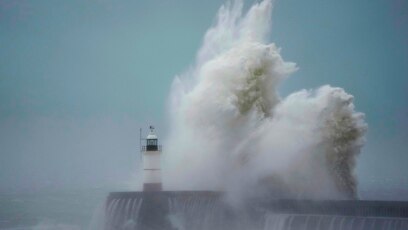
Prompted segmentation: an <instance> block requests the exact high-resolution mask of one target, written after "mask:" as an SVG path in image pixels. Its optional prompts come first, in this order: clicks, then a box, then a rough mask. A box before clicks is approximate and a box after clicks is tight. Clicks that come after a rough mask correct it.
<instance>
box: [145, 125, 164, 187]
mask: <svg viewBox="0 0 408 230" xmlns="http://www.w3.org/2000/svg"><path fill="white" fill-rule="evenodd" d="M142 155H143V191H161V190H162V182H161V159H160V157H161V146H160V145H158V139H157V136H156V135H155V134H154V127H153V126H150V133H149V135H147V137H146V146H142Z"/></svg>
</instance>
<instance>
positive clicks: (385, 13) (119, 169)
mask: <svg viewBox="0 0 408 230" xmlns="http://www.w3.org/2000/svg"><path fill="white" fill-rule="evenodd" d="M223 2H224V1H221V0H208V1H198V0H194V1H191V0H168V1H157V0H136V1H131V0H121V1H114V0H86V1H83V0H72V1H52V0H38V1H28V0H0V191H3V190H23V191H26V190H41V189H55V188H93V187H101V186H112V187H116V188H124V187H134V186H135V184H136V183H137V182H136V181H137V180H136V179H135V177H137V176H136V174H137V172H138V169H139V162H140V161H139V160H140V156H139V151H138V149H139V128H140V127H143V128H144V132H145V133H146V128H147V127H148V126H149V125H150V124H154V125H155V126H156V128H157V132H158V135H159V138H160V137H165V135H166V130H167V129H168V127H167V125H168V122H167V116H166V105H167V97H168V93H169V91H170V86H171V83H172V80H173V78H174V76H175V75H177V74H180V73H182V72H183V71H185V70H186V69H188V68H189V66H190V65H191V64H193V62H194V59H195V55H196V52H197V49H198V48H199V47H200V44H201V43H202V37H203V35H204V33H205V31H206V30H207V29H208V28H209V27H210V26H211V25H212V23H213V22H214V17H215V15H216V12H217V10H218V8H219V7H220V6H221V4H222V3H223ZM253 2H254V1H245V4H246V7H249V6H250V4H251V3H253ZM272 21H273V23H272V35H271V38H270V40H271V41H272V42H275V43H276V45H277V46H279V47H281V48H282V52H281V53H282V56H283V58H284V59H285V60H286V61H292V62H296V63H297V65H298V66H299V70H298V71H297V72H296V73H295V74H293V75H292V76H291V77H290V78H289V79H288V80H287V81H285V83H284V84H283V85H282V86H281V88H280V92H281V95H282V96H285V95H288V94H289V93H291V92H293V91H297V90H299V89H303V88H306V89H313V88H317V87H319V86H320V85H324V84H330V85H332V86H338V87H342V88H344V89H345V90H346V91H347V92H349V93H351V94H352V95H354V96H355V105H356V110H357V111H361V112H364V113H365V114H366V121H367V123H368V125H369V130H368V133H367V142H366V145H365V147H364V148H363V151H362V153H361V155H360V156H359V158H358V161H357V169H356V174H357V177H358V179H359V186H360V189H361V190H375V189H394V190H400V189H405V190H408V167H407V165H408V150H407V149H408V148H407V147H408V143H407V141H408V100H407V98H408V78H407V77H408V2H407V1H404V0H360V1H355V0H344V1H335V0H325V1H323V0H312V1H296V0H276V1H275V4H274V9H273V16H272ZM163 148H164V149H165V146H164V147H163Z"/></svg>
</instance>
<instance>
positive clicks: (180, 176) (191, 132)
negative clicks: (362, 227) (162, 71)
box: [164, 0, 367, 200]
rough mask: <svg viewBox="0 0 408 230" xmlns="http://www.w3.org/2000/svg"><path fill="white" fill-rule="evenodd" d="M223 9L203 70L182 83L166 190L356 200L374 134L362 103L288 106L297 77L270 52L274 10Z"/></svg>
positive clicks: (341, 94) (323, 92) (174, 98)
mask: <svg viewBox="0 0 408 230" xmlns="http://www.w3.org/2000/svg"><path fill="white" fill-rule="evenodd" d="M242 8H243V2H242V1H239V0H237V1H233V2H228V3H226V4H225V5H224V6H222V7H221V8H220V10H219V12H218V17H217V20H216V23H215V25H213V26H212V27H211V28H210V29H209V30H208V31H207V33H206V35H205V37H204V42H203V45H202V47H201V48H200V50H199V52H198V55H197V59H196V62H195V64H194V65H193V66H192V67H191V68H190V69H189V70H188V71H186V72H185V73H184V74H181V75H180V76H176V78H175V79H174V81H173V85H172V90H171V93H170V101H169V119H170V133H169V136H168V139H167V141H166V142H167V144H166V153H165V154H164V158H165V159H164V162H165V165H164V177H165V178H164V181H165V187H166V188H167V189H170V190H223V191H227V192H228V194H229V197H230V198H231V199H232V200H243V199H242V198H244V197H259V196H262V197H263V196H271V195H273V196H274V197H291V198H293V197H296V198H342V199H343V198H355V197H356V185H357V182H356V179H355V176H354V174H353V170H354V165H355V157H356V155H357V154H358V153H359V152H360V150H361V148H362V146H363V143H364V134H365V130H366V127H367V125H366V124H365V122H364V116H363V114H361V113H358V112H355V110H354V105H353V97H352V96H351V95H349V94H347V93H346V92H345V91H344V90H343V89H341V88H334V87H331V86H323V87H320V88H319V89H317V90H301V91H299V92H295V93H292V94H290V95H289V96H287V97H285V98H281V97H280V96H279V93H278V87H279V84H280V83H281V82H282V81H283V80H285V78H287V77H288V76H289V75H290V74H291V73H293V72H295V71H296V70H297V67H296V65H295V64H294V63H291V62H286V61H284V60H283V59H282V57H281V55H280V49H279V48H278V47H277V46H276V45H275V44H274V43H271V44H268V42H267V38H268V37H269V33H270V29H271V10H272V2H271V1H269V0H264V1H262V2H260V3H257V4H255V5H253V6H252V7H251V8H250V9H249V11H248V12H247V13H246V14H245V15H244V14H243V13H242Z"/></svg>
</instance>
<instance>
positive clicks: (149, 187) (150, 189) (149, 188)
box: [143, 183, 162, 192]
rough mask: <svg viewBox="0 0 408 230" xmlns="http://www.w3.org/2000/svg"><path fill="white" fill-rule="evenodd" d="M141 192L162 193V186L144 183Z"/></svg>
mask: <svg viewBox="0 0 408 230" xmlns="http://www.w3.org/2000/svg"><path fill="white" fill-rule="evenodd" d="M143 191H145V192H158V191H162V184H161V183H144V184H143Z"/></svg>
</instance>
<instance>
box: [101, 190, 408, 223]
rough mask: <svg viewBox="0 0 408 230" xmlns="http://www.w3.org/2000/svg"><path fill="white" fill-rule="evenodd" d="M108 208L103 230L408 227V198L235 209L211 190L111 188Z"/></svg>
mask: <svg viewBox="0 0 408 230" xmlns="http://www.w3.org/2000/svg"><path fill="white" fill-rule="evenodd" d="M105 213H106V220H105V221H106V222H105V230H116V229H121V230H125V229H126V230H135V229H139V230H153V229H161V230H167V229H168V230H174V229H180V230H182V229H185V230H190V229H195V230H198V229H202V230H209V229H211V230H216V229H220V230H221V229H222V230H228V229H251V230H253V229H264V230H267V229H271V230H279V229H282V230H284V229H294V230H297V229H302V230H308V229H314V230H316V229H317V230H318V229H322V230H323V229H324V230H328V229H333V230H334V229H338V230H343V229H359V230H366V229H367V230H368V229H384V230H387V229H390V230H391V229H398V230H399V229H408V202H398V201H362V200H323V201H312V200H273V199H270V200H257V201H252V202H249V203H248V204H246V205H245V206H244V207H241V208H237V207H231V206H229V205H228V204H227V203H226V202H224V199H223V194H222V193H219V192H210V191H194V192H168V191H164V192H113V193H110V194H109V196H108V198H107V200H106V210H105Z"/></svg>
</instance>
